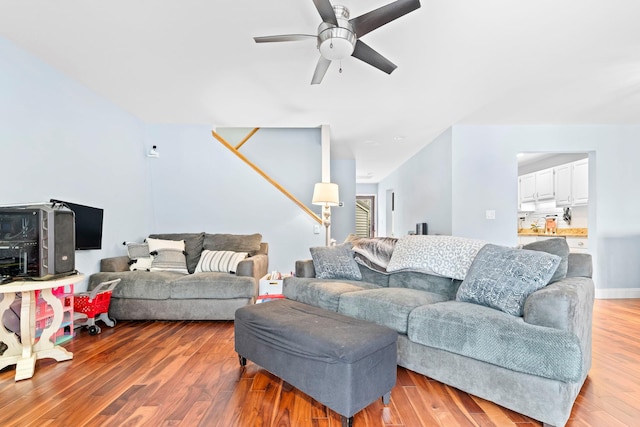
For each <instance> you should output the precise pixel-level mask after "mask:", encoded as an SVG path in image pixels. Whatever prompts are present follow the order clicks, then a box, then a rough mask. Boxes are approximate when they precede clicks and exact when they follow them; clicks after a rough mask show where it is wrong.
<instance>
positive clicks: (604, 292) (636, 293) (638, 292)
mask: <svg viewBox="0 0 640 427" xmlns="http://www.w3.org/2000/svg"><path fill="white" fill-rule="evenodd" d="M596 298H597V299H623V298H640V288H613V289H596Z"/></svg>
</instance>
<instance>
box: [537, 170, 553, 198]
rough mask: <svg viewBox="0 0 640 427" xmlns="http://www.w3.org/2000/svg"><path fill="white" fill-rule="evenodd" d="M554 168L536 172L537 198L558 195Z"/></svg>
mask: <svg viewBox="0 0 640 427" xmlns="http://www.w3.org/2000/svg"><path fill="white" fill-rule="evenodd" d="M554 174H555V171H554V168H549V169H543V170H541V171H539V172H536V199H537V200H549V199H553V198H554V197H555V195H556V192H555V182H554V179H553V177H554Z"/></svg>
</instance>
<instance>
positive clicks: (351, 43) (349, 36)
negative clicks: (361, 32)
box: [318, 27, 356, 61]
mask: <svg viewBox="0 0 640 427" xmlns="http://www.w3.org/2000/svg"><path fill="white" fill-rule="evenodd" d="M318 38H319V39H320V44H319V46H318V49H319V50H320V55H322V56H324V57H325V58H327V59H330V60H332V61H336V60H340V59H344V58H347V57H349V56H351V54H352V53H353V49H354V48H355V45H356V36H355V34H353V33H352V32H351V31H349V30H347V29H345V28H338V27H336V28H331V29H328V30H325V31H324V32H322V33H321V34H320V35H319V36H318Z"/></svg>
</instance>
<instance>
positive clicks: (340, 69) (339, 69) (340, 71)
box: [338, 59, 342, 74]
mask: <svg viewBox="0 0 640 427" xmlns="http://www.w3.org/2000/svg"><path fill="white" fill-rule="evenodd" d="M338 73H340V74H342V59H341V60H340V68H338Z"/></svg>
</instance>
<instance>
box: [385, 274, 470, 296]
mask: <svg viewBox="0 0 640 427" xmlns="http://www.w3.org/2000/svg"><path fill="white" fill-rule="evenodd" d="M460 283H461V281H460V280H457V279H452V278H450V277H443V276H434V275H433V274H427V273H420V272H419V271H397V272H395V273H391V274H389V287H390V288H392V287H393V288H409V289H418V290H421V291H427V292H435V293H437V294H441V295H444V296H445V297H446V299H455V297H456V291H457V290H458V287H459V286H460Z"/></svg>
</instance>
